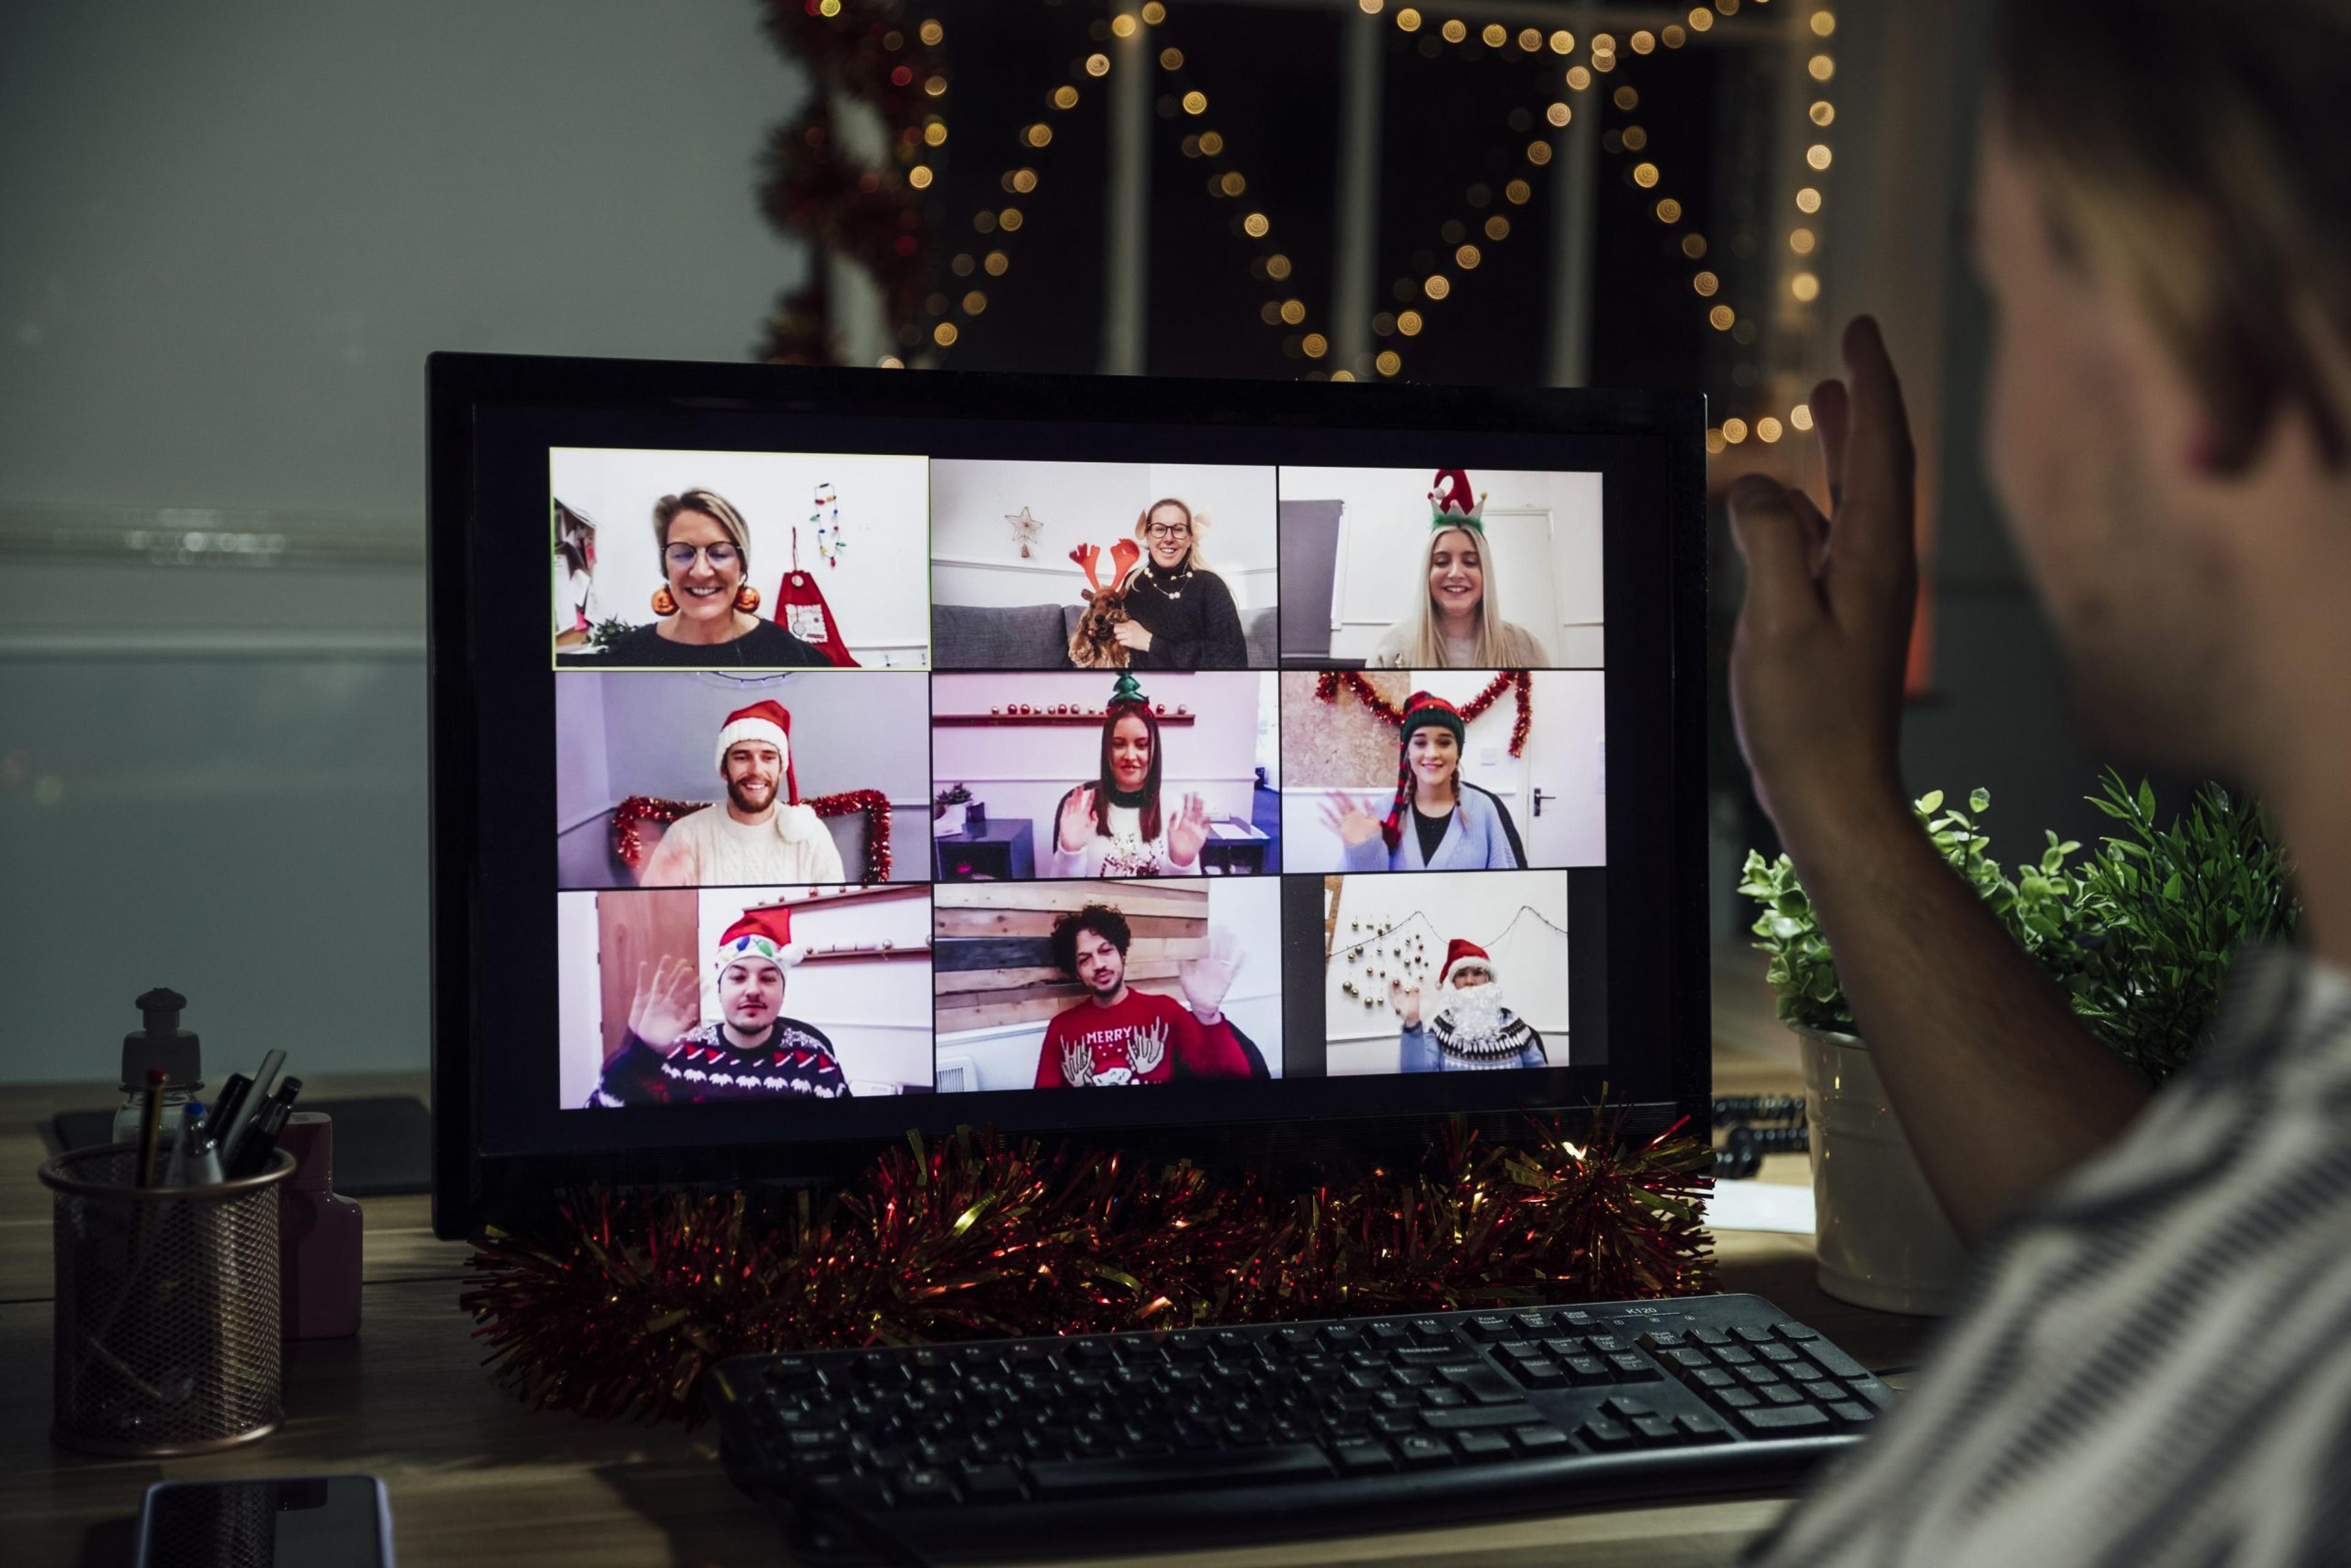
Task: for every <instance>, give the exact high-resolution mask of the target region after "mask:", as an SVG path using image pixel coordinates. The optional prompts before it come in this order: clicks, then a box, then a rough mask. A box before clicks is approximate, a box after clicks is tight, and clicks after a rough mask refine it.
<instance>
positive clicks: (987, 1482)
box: [963, 1464, 1020, 1502]
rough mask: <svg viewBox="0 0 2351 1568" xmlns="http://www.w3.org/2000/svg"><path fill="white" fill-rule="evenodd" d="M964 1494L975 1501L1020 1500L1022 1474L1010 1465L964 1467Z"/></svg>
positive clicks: (968, 1465)
mask: <svg viewBox="0 0 2351 1568" xmlns="http://www.w3.org/2000/svg"><path fill="white" fill-rule="evenodd" d="M963 1491H964V1495H965V1496H966V1497H967V1498H969V1499H971V1500H972V1501H974V1502H1018V1501H1019V1499H1020V1474H1019V1471H1017V1470H1015V1469H1013V1468H1012V1467H1011V1466H1010V1465H970V1464H967V1465H966V1466H964V1467H963Z"/></svg>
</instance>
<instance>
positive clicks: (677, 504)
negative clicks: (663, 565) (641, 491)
mask: <svg viewBox="0 0 2351 1568" xmlns="http://www.w3.org/2000/svg"><path fill="white" fill-rule="evenodd" d="M680 512H700V513H701V514H702V515H703V516H704V517H708V518H710V519H711V520H712V521H713V522H716V524H717V525H718V526H719V527H720V528H724V529H726V537H727V538H730V539H732V540H734V541H735V555H736V558H737V559H739V560H740V561H742V563H743V570H744V573H745V575H749V573H750V570H751V525H750V524H748V523H747V522H745V521H744V520H743V514H742V513H740V512H738V511H737V510H736V509H735V504H734V503H733V502H732V501H729V500H728V499H727V498H726V497H724V496H722V495H720V494H719V493H718V492H717V491H716V490H681V491H679V492H678V493H677V494H676V495H674V496H664V497H662V498H661V499H660V500H658V501H655V502H654V503H653V548H654V549H660V550H665V549H669V526H670V525H671V524H672V523H674V522H675V521H677V515H678V514H679V513H680Z"/></svg>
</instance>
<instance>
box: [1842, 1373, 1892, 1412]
mask: <svg viewBox="0 0 2351 1568" xmlns="http://www.w3.org/2000/svg"><path fill="white" fill-rule="evenodd" d="M1848 1385H1849V1386H1850V1387H1851V1388H1852V1389H1853V1396H1854V1397H1855V1399H1857V1400H1860V1401H1861V1402H1863V1403H1864V1404H1867V1405H1875V1406H1877V1407H1878V1408H1879V1409H1880V1410H1891V1409H1893V1408H1894V1390H1892V1389H1891V1388H1888V1387H1886V1385H1884V1384H1883V1383H1880V1382H1878V1381H1877V1379H1876V1378H1875V1377H1866V1378H1853V1379H1850V1380H1849V1382H1848Z"/></svg>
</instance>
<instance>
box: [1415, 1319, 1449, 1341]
mask: <svg viewBox="0 0 2351 1568" xmlns="http://www.w3.org/2000/svg"><path fill="white" fill-rule="evenodd" d="M1412 1333H1413V1337H1414V1338H1415V1339H1417V1340H1419V1341H1420V1342H1421V1343H1424V1344H1437V1343H1445V1344H1450V1343H1453V1325H1452V1324H1450V1323H1447V1322H1440V1321H1438V1320H1437V1319H1436V1318H1415V1319H1413V1320H1412Z"/></svg>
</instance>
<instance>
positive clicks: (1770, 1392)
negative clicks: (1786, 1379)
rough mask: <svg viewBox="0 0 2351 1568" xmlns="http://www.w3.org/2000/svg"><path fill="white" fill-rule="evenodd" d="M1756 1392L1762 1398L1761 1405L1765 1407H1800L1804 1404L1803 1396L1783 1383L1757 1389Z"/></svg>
mask: <svg viewBox="0 0 2351 1568" xmlns="http://www.w3.org/2000/svg"><path fill="white" fill-rule="evenodd" d="M1756 1392H1757V1393H1759V1394H1761V1395H1762V1396H1763V1403H1764V1404H1766V1405H1802V1403H1803V1402H1804V1396H1802V1394H1800V1393H1798V1392H1797V1391H1796V1390H1794V1389H1792V1388H1791V1387H1789V1386H1788V1385H1786V1384H1784V1383H1775V1384H1773V1385H1771V1386H1770V1387H1769V1388H1759V1389H1757V1390H1756Z"/></svg>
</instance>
